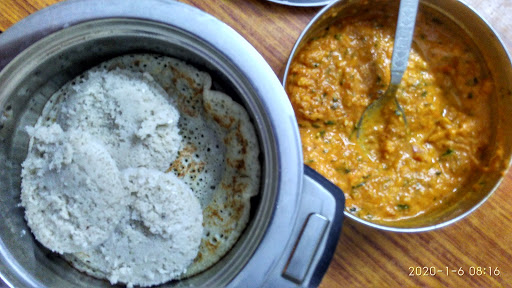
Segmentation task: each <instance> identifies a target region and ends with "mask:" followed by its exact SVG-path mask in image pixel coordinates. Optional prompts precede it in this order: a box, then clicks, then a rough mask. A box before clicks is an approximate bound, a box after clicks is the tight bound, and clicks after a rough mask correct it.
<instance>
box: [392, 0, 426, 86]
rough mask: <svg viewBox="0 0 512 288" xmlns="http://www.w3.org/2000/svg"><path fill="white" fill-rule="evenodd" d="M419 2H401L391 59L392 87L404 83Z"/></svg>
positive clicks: (407, 0) (406, 0) (411, 0)
mask: <svg viewBox="0 0 512 288" xmlns="http://www.w3.org/2000/svg"><path fill="white" fill-rule="evenodd" d="M418 2H419V0H401V1H400V8H399V10H398V22H397V26H396V32H395V44H394V45H393V56H392V57H391V85H398V84H400V81H402V76H403V75H404V72H405V69H406V68H407V63H408V60H409V52H410V50H411V43H412V36H413V33H414V26H415V22H416V14H417V12H418Z"/></svg>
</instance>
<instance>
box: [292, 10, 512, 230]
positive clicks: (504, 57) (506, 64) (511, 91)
mask: <svg viewBox="0 0 512 288" xmlns="http://www.w3.org/2000/svg"><path fill="white" fill-rule="evenodd" d="M383 5H394V9H396V10H398V5H399V1H397V0H393V1H388V0H374V1H368V0H341V1H336V2H333V3H331V4H330V5H328V6H326V7H324V8H323V9H322V10H321V11H320V12H319V13H318V14H317V15H316V16H315V17H314V18H313V19H312V20H311V21H310V23H309V24H308V25H307V26H306V28H305V30H304V31H303V32H302V34H301V35H300V36H299V38H298V40H297V42H296V43H295V46H294V47H293V49H292V51H291V54H290V57H289V59H288V63H287V65H286V69H285V73H284V77H283V86H285V88H286V79H287V76H288V71H289V69H290V65H291V63H292V62H293V61H294V57H295V55H296V54H297V53H298V51H300V50H301V48H302V46H303V45H304V44H305V43H307V42H308V41H309V40H310V39H311V38H312V37H314V35H316V34H317V33H318V32H319V31H322V30H324V29H325V28H326V27H327V26H328V25H330V24H332V23H333V22H334V21H338V20H339V19H341V18H343V17H349V16H353V15H356V14H357V13H364V11H367V10H371V9H383V7H384V6H383ZM418 9H419V11H424V12H426V13H430V14H431V15H432V17H437V18H438V19H440V20H441V21H442V22H443V23H444V24H446V25H447V26H448V27H449V28H450V29H454V30H455V31H457V33H459V35H461V37H466V38H467V39H468V40H469V41H472V42H473V43H474V44H475V47H476V49H477V50H478V51H477V52H478V53H479V55H480V56H481V59H482V60H483V61H484V62H485V63H486V64H487V68H488V69H489V73H491V75H492V78H493V79H494V85H495V90H494V94H493V96H492V101H491V103H489V105H491V122H492V123H491V127H492V135H491V141H490V143H491V144H490V145H491V147H490V149H489V151H487V152H488V153H487V154H486V157H487V158H488V159H491V158H492V157H494V156H495V155H496V154H501V155H500V156H499V157H500V158H501V159H502V161H501V163H500V169H498V170H495V171H490V172H484V173H481V174H480V175H477V176H476V177H474V179H473V183H485V184H483V185H481V186H482V187H481V189H479V190H478V191H477V192H474V193H468V192H469V190H470V188H469V187H470V186H471V185H467V186H464V187H463V188H462V189H461V190H462V191H461V192H458V193H459V195H460V197H458V198H455V199H454V200H453V201H450V203H448V204H447V205H444V206H443V208H442V209H437V210H433V211H431V212H429V213H426V214H423V215H421V216H417V217H414V218H412V219H408V220H404V221H395V222H393V223H389V224H388V223H386V224H382V223H373V222H369V221H367V220H364V219H361V218H359V217H357V216H355V215H353V214H352V213H350V212H349V211H345V216H346V217H348V218H349V219H351V220H353V221H355V222H357V223H360V224H362V225H367V226H370V227H374V228H377V229H382V230H386V231H395V232H421V231H429V230H433V229H436V228H440V227H444V226H447V225H449V224H451V223H454V222H456V221H458V220H460V219H462V218H464V217H465V216H467V215H468V214H470V213H471V212H473V211H474V210H476V209H477V208H478V207H479V206H480V205H482V204H483V203H484V202H485V201H486V200H487V199H488V198H489V197H490V196H491V195H492V194H493V192H494V191H495V190H496V189H497V187H498V186H499V184H500V182H501V181H502V179H503V176H504V175H505V172H506V171H507V169H508V167H509V166H510V161H511V154H512V126H511V125H507V118H508V117H509V116H508V115H510V113H511V112H512V81H510V79H512V64H511V60H510V59H511V58H510V56H509V54H508V52H507V50H506V48H505V46H504V44H503V42H502V41H501V39H500V38H499V36H498V34H497V33H496V32H495V31H494V29H493V28H492V27H491V25H490V24H489V23H488V22H486V21H485V20H484V19H483V18H482V17H481V16H480V15H479V14H478V12H477V11H475V10H474V9H472V8H471V7H469V6H468V5H467V4H466V3H464V2H463V1H459V0H421V1H420V6H419V8H418ZM498 147H502V148H503V150H502V151H500V150H499V149H498Z"/></svg>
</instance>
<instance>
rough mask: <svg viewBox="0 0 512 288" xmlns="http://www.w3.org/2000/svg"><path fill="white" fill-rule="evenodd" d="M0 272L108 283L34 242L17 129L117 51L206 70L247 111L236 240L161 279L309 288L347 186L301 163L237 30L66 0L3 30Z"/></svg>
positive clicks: (264, 76) (140, 9) (123, 2)
mask: <svg viewBox="0 0 512 288" xmlns="http://www.w3.org/2000/svg"><path fill="white" fill-rule="evenodd" d="M0 51H2V57H1V59H0V70H1V72H0V111H2V114H1V119H0V171H1V174H0V213H1V214H2V220H0V276H1V278H2V279H3V281H4V282H6V283H7V284H8V285H10V286H12V287H108V286H110V284H109V283H108V282H106V281H103V280H98V279H94V278H92V277H89V276H87V275H84V274H82V273H80V272H78V271H77V270H75V269H73V268H72V267H71V266H70V265H69V264H68V263H66V262H65V261H64V260H63V259H62V258H61V257H59V256H58V255H56V254H53V253H50V252H49V251H48V250H46V249H45V248H44V247H42V246H41V245H40V244H38V243H37V242H36V241H35V240H34V238H33V237H32V235H31V233H30V229H29V228H28V227H27V225H26V222H25V221H24V216H23V215H24V211H23V208H22V207H20V206H19V202H20V200H19V194H20V181H21V179H20V171H21V167H20V164H21V163H22V162H23V160H24V158H25V156H26V153H27V145H28V136H27V134H26V133H25V132H24V127H25V126H26V125H33V124H34V123H35V121H36V120H37V117H38V116H39V114H40V112H41V110H42V108H43V106H44V104H45V103H46V101H47V100H48V98H49V97H50V96H51V95H52V93H53V92H54V91H56V90H57V89H58V88H60V86H62V85H63V84H64V83H65V82H67V81H69V80H70V79H72V78H73V77H75V76H76V75H78V74H81V73H82V72H83V71H85V70H86V69H88V68H90V67H92V66H94V65H96V64H98V63H100V62H101V61H103V60H106V59H109V58H111V57H114V56H118V55H121V54H125V53H134V52H141V53H159V54H164V55H168V56H172V57H175V58H179V59H182V60H184V61H186V62H188V63H190V64H193V65H195V66H196V67H198V68H200V69H202V70H205V71H207V72H209V73H210V74H211V75H212V78H213V79H214V85H213V86H214V88H215V89H219V90H224V91H226V92H227V93H228V94H230V95H231V96H232V97H233V98H234V99H235V100H236V101H238V102H239V103H241V104H242V105H244V107H245V108H246V109H247V110H248V112H249V114H250V117H251V120H252V122H253V124H254V126H255V128H256V131H257V135H258V138H259V143H260V147H261V157H260V161H261V166H262V183H261V191H260V195H259V197H258V198H257V199H254V201H253V207H252V211H251V220H250V223H249V226H248V227H247V228H246V230H245V231H244V233H243V235H242V237H241V239H240V240H239V241H238V242H237V243H236V245H235V247H234V248H233V249H232V250H231V251H230V252H229V253H228V254H227V255H226V256H225V257H224V258H223V259H222V260H221V261H220V262H218V263H217V264H216V265H215V266H213V267H212V268H210V269H209V270H207V271H205V272H203V273H201V274H199V275H196V276H194V277H191V278H189V279H185V280H182V281H175V282H172V283H168V284H164V285H162V287H169V286H173V287H185V286H187V287H188V286H198V287H221V286H229V287H258V286H267V287H268V286H279V287H290V286H316V285H318V284H319V283H320V280H321V278H322V276H323V275H324V273H325V272H326V270H327V267H328V265H329V262H330V260H331V258H332V255H333V253H334V251H335V247H336V244H337V242H338V237H339V234H340V231H341V225H342V220H343V209H344V198H343V193H342V192H341V191H340V190H339V189H338V188H337V187H335V186H334V185H332V184H331V183H330V182H328V181H326V180H325V179H324V178H323V177H321V176H320V175H318V174H317V173H315V172H314V171H312V170H311V169H308V168H305V167H304V165H303V161H302V151H301V145H300V138H299V133H298V128H297V124H296V120H295V116H294V113H293V110H292V107H291V105H290V103H289V102H288V98H287V97H286V94H285V92H284V90H283V88H282V86H281V84H280V82H279V80H278V79H277V77H276V75H275V74H274V73H273V71H272V70H271V68H270V67H269V66H268V64H267V63H266V62H265V60H264V59H263V58H262V57H261V55H259V54H258V53H257V52H256V50H255V49H254V48H253V47H252V46H251V45H250V44H249V43H248V42H247V41H245V40H244V39H243V38H242V37H241V36H240V35H239V34H237V33H236V32H235V31H234V30H232V29H231V28H230V27H228V26H227V25H225V24H223V23H222V22H220V21H219V20H217V19H215V18H214V17H212V16H210V15H208V14H206V13H204V12H201V11H199V10H197V9H195V8H193V7H191V6H188V5H185V4H182V3H179V2H174V1H165V0H146V1H137V0H129V1H128V0H111V1H101V0H87V1H86V0H72V1H67V2H61V3H59V4H57V5H54V6H51V7H49V8H47V9H44V10H41V11H39V12H37V13H35V14H33V15H31V16H29V17H27V18H26V19H24V20H22V21H20V22H19V23H17V24H16V25H14V26H13V27H11V28H10V29H8V30H7V31H6V32H5V33H3V34H1V35H0Z"/></svg>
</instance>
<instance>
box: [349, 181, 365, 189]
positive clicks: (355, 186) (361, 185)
mask: <svg viewBox="0 0 512 288" xmlns="http://www.w3.org/2000/svg"><path fill="white" fill-rule="evenodd" d="M365 184H366V182H364V181H363V182H361V183H358V184H356V185H354V186H352V189H357V188H360V187H363V186H364V185H365Z"/></svg>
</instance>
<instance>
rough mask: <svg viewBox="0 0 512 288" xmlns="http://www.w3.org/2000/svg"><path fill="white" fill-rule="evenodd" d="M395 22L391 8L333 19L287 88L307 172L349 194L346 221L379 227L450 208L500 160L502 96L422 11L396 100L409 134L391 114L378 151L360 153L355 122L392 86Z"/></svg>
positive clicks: (295, 63) (464, 45)
mask: <svg viewBox="0 0 512 288" xmlns="http://www.w3.org/2000/svg"><path fill="white" fill-rule="evenodd" d="M396 19H397V11H395V10H393V9H389V8H388V9H371V10H364V13H358V14H354V15H351V16H348V17H343V18H339V19H336V20H335V21H334V22H332V23H331V24H330V25H328V26H326V27H322V29H320V30H316V32H315V33H316V34H315V35H313V36H312V37H309V38H308V41H307V42H306V43H304V45H302V47H301V49H300V50H298V51H297V53H296V54H295V56H294V58H293V60H292V62H291V64H290V66H289V70H288V74H287V78H286V80H285V81H286V83H285V87H286V92H287V94H288V96H289V98H290V101H291V103H292V106H293V108H294V111H295V114H296V117H297V121H298V124H299V131H300V134H301V140H302V147H303V154H304V161H305V164H307V165H308V166H310V167H312V168H313V169H315V170H316V171H318V172H319V173H321V174H322V175H323V176H325V177H326V178H327V179H329V180H330V181H332V182H333V183H334V184H336V185H337V186H339V187H340V188H341V189H342V190H343V191H344V193H345V197H346V209H347V210H348V212H350V213H352V214H354V215H355V216H357V217H359V218H361V219H364V220H368V221H370V222H376V223H395V222H396V221H401V220H406V219H412V218H414V217H417V216H419V215H423V214H426V213H429V212H431V211H433V210H435V209H439V208H440V207H441V208H442V207H443V206H445V205H448V204H449V203H453V201H454V200H453V199H454V198H457V197H460V196H462V192H461V191H462V190H464V193H465V192H466V191H468V193H473V192H472V191H475V190H478V189H479V185H483V184H482V183H480V182H479V181H478V176H476V175H479V174H480V173H482V171H489V170H498V169H501V166H500V165H501V164H499V163H500V162H502V161H501V160H503V159H501V158H502V157H501V156H502V155H503V151H502V150H501V152H500V147H497V148H493V149H494V150H493V155H491V156H490V154H491V153H490V150H492V149H491V148H490V145H491V142H492V140H491V139H492V137H493V135H492V133H493V132H492V127H491V126H492V121H491V118H492V116H491V113H492V109H491V105H490V101H491V98H492V95H493V93H494V90H495V87H494V82H493V79H492V75H491V73H489V69H488V67H487V65H486V64H485V61H483V58H482V56H481V55H480V54H479V52H478V49H477V48H476V47H474V46H475V45H474V43H472V42H471V41H469V40H468V39H467V38H466V37H463V36H462V35H461V33H457V32H456V30H454V29H451V26H450V25H448V24H447V21H445V20H446V19H443V18H439V17H437V16H435V15H434V14H431V13H429V12H428V11H422V10H421V9H420V11H419V12H418V17H417V20H416V21H417V22H416V28H415V33H414V39H413V46H412V49H411V54H410V57H409V63H408V68H407V70H406V72H405V74H404V77H403V79H402V82H401V85H400V87H399V89H398V92H397V99H398V101H399V103H400V104H401V106H402V107H403V109H404V112H405V114H406V116H407V129H405V128H404V123H403V120H402V117H401V115H400V112H399V111H393V112H394V113H389V114H387V116H386V120H387V121H386V123H385V124H384V125H380V126H375V127H374V130H372V132H371V133H370V134H371V135H370V136H369V139H368V141H369V142H370V144H371V145H372V149H370V150H369V151H366V149H365V150H363V149H362V147H360V145H359V143H358V141H357V139H356V134H357V133H356V132H357V122H358V120H359V118H360V117H361V114H362V113H363V111H364V110H365V109H366V107H367V106H368V105H369V104H370V103H371V102H372V101H374V100H375V99H377V98H378V97H379V96H380V95H382V94H383V93H384V92H385V91H386V88H387V86H388V83H389V81H390V70H389V67H390V62H391V54H392V50H393V39H394V32H395V28H396ZM500 157H501V158H500ZM475 179H476V180H475Z"/></svg>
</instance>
